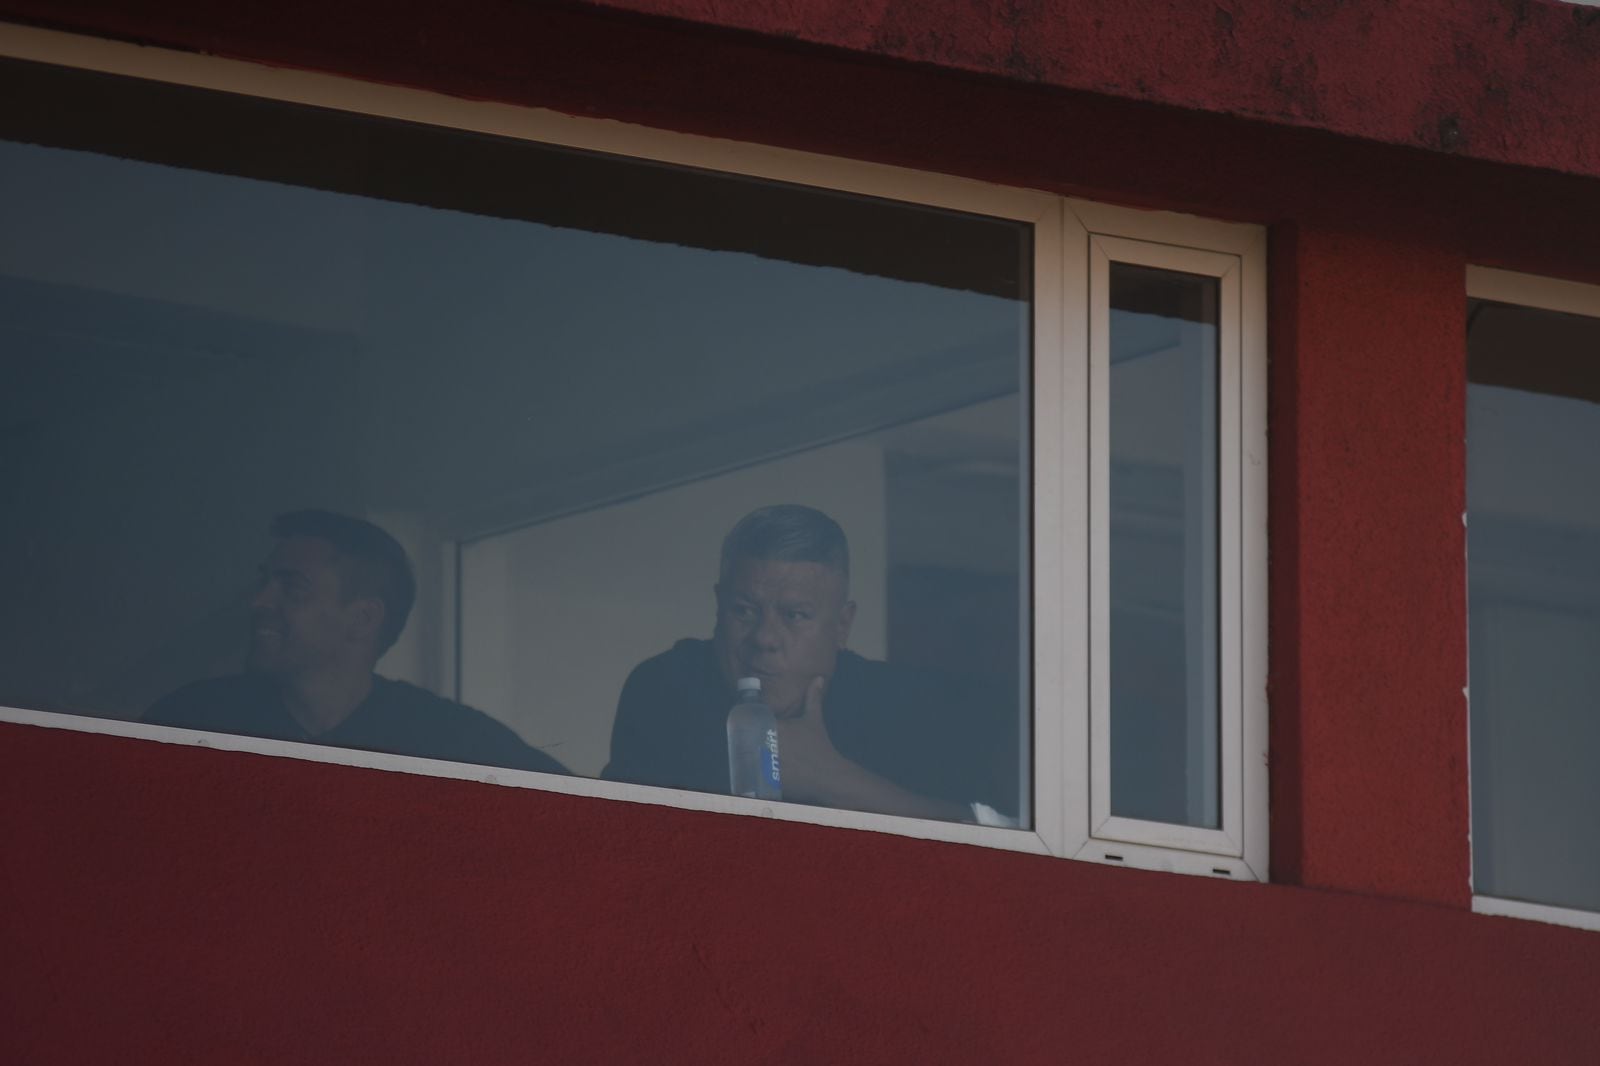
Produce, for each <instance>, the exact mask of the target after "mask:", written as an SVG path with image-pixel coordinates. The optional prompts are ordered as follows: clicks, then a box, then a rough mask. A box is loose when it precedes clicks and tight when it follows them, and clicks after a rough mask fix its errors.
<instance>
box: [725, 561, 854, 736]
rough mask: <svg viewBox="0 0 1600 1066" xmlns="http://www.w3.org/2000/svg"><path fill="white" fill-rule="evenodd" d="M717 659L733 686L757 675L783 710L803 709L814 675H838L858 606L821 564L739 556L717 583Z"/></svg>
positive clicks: (769, 698)
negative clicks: (738, 559)
mask: <svg viewBox="0 0 1600 1066" xmlns="http://www.w3.org/2000/svg"><path fill="white" fill-rule="evenodd" d="M716 592H717V630H716V635H715V644H716V649H717V663H718V665H719V666H720V667H721V669H722V679H723V681H724V682H726V683H727V686H728V690H729V691H730V692H731V691H733V686H734V683H735V682H736V681H737V680H738V679H739V678H741V677H759V678H760V679H761V693H762V696H763V697H764V698H765V699H766V701H767V703H768V705H769V706H771V707H772V709H773V712H774V713H776V714H778V715H792V714H796V713H798V712H799V711H800V710H801V709H802V706H803V704H804V701H805V692H806V686H807V685H809V684H810V683H811V680H812V678H815V677H823V678H831V677H832V676H833V670H834V666H835V665H836V664H837V662H838V658H839V651H840V650H841V649H842V648H843V647H844V646H845V641H846V640H847V639H848V638H849V636H850V623H851V622H852V621H854V619H855V613H856V605H855V604H854V603H851V602H850V601H849V600H847V599H846V598H845V596H846V588H845V579H844V575H843V574H840V573H839V572H838V571H837V570H834V569H832V568H830V567H828V566H826V565H824V564H822V563H808V562H781V561H777V560H769V559H741V560H740V561H739V562H738V563H737V564H736V565H735V566H734V567H733V570H732V572H731V573H730V574H729V575H728V579H727V581H726V582H725V583H723V584H720V585H718V586H717V589H716Z"/></svg>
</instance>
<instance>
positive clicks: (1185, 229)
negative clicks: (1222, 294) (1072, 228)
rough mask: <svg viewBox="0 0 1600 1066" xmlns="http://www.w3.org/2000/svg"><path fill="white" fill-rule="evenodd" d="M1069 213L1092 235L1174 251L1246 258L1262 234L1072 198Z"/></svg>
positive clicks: (1167, 213) (1236, 226) (1258, 229)
mask: <svg viewBox="0 0 1600 1066" xmlns="http://www.w3.org/2000/svg"><path fill="white" fill-rule="evenodd" d="M1067 210H1068V211H1069V212H1071V213H1072V215H1073V216H1074V217H1075V218H1076V219H1077V221H1078V223H1079V225H1081V226H1082V227H1083V228H1084V229H1086V230H1088V231H1089V232H1090V233H1093V234H1108V235H1114V236H1117V237H1125V238H1128V239H1131V240H1136V241H1148V242H1149V243H1151V244H1166V245H1171V246H1173V247H1175V248H1193V249H1196V250H1198V251H1201V252H1206V253H1210V254H1215V253H1218V252H1222V253H1225V254H1228V255H1244V254H1245V253H1246V252H1249V251H1253V250H1256V249H1257V246H1258V245H1259V243H1260V241H1261V234H1262V233H1263V231H1262V229H1261V227H1259V226H1252V225H1245V224H1242V223H1238V222H1220V221H1218V220H1216V219H1212V218H1200V217H1198V216H1196V215H1181V214H1178V213H1177V212H1175V211H1150V210H1141V209H1139V208H1133V207H1117V206H1114V205H1112V204H1100V203H1095V202H1094V201H1092V200H1076V199H1071V198H1069V199H1068V200H1067ZM1119 258H1120V257H1119ZM1180 269H1181V268H1180Z"/></svg>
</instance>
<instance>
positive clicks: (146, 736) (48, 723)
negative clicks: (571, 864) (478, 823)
mask: <svg viewBox="0 0 1600 1066" xmlns="http://www.w3.org/2000/svg"><path fill="white" fill-rule="evenodd" d="M0 722H4V723H11V724H14V725H27V726H40V727H43V728H46V729H63V730H68V731H70V732H75V733H98V734H101V735H103V736H113V737H126V738H129V739H133V740H147V741H157V742H159V743H162V744H180V745H185V746H188V747H196V748H215V749H217V750H219V751H238V752H246V753H249V754H252V755H270V756H275V757H278V758H288V759H298V760H300V761H302V762H316V763H327V764H331V765H334V766H353V767H359V768H361V769H365V770H383V771H386V772H390V773H403V774H418V775H422V776H426V777H445V778H454V779H456V780H459V781H480V782H483V783H484V784H489V785H507V786H510V787H512V788H528V789H534V790H537V791H540V792H557V793H563V794H566V795H572V796H592V797H594V798H596V799H609V800H622V801H624V802H629V803H648V804H653V805H655V806H657V807H677V808H679V809H680V810H686V811H714V812H717V813H720V814H741V815H747V816H748V815H755V816H758V817H762V818H773V819H776V820H778V821H783V822H806V823H808V824H811V825H827V826H835V827H837V828H840V829H864V830H869V831H874V832H879V833H893V834H894V835H896V836H904V837H915V838H917V839H921V840H943V841H948V842H951V843H957V844H977V845H980V846H982V847H990V848H999V849H1002V850H1005V851H1023V852H1031V853H1033V854H1039V855H1045V854H1049V853H1050V851H1049V849H1048V848H1047V847H1046V846H1045V843H1044V841H1043V840H1042V839H1041V838H1040V837H1039V835H1038V834H1037V833H1034V832H1031V831H1029V830H1022V829H997V828H991V827H989V826H980V825H968V824H965V823H961V822H934V821H925V820H923V819H920V818H900V817H896V816H892V815H887V814H869V813H866V812H863V811H843V810H837V809H835V808H832V807H810V806H806V805H805V804H801V803H766V802H763V801H760V800H753V799H746V798H744V797H742V796H720V795H715V794H713V793H709V792H684V791H680V790H678V789H671V788H656V787H653V786H650V785H631V784H627V783H625V782H622V781H601V780H599V779H597V778H591V777H576V776H572V777H569V776H566V775H563V774H541V773H535V772H533V771H531V770H511V769H507V768H504V767H499V766H479V765H476V764H474V763H460V762H447V761H445V760H442V759H424V758H419V757H417V756H412V755H391V754H389V753H388V752H382V751H363V750H361V749H359V748H335V747H328V746H325V745H322V744H300V743H296V742H294V741H289V740H269V739H267V738H265V737H247V736H238V735H236V734H233V733H212V732H205V731H201V730H194V729H178V728H176V727H173V726H163V725H147V724H145V723H143V722H123V721H118V720H116V719H111V718H86V717H81V716H79V715H74V714H63V713H60V712H57V711H30V710H24V709H22V708H19V707H0Z"/></svg>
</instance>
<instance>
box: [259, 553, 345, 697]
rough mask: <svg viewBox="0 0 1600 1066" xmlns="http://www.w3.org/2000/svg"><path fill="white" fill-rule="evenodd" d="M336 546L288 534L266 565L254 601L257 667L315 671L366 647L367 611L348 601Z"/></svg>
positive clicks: (267, 670) (286, 671)
mask: <svg viewBox="0 0 1600 1066" xmlns="http://www.w3.org/2000/svg"><path fill="white" fill-rule="evenodd" d="M337 561H338V560H337V553H336V552H335V551H334V548H333V545H331V544H329V543H328V542H327V541H325V540H322V539H321V538H319V537H300V536H296V537H285V538H284V539H283V540H281V541H279V542H278V546H277V547H276V548H274V549H273V551H272V554H271V555H269V556H267V560H266V562H264V563H262V564H261V584H260V587H259V588H258V589H257V590H256V595H255V598H254V599H253V600H252V601H251V603H250V659H249V665H250V668H251V669H252V670H257V671H261V672H263V673H269V674H278V675H289V676H292V675H296V674H303V673H306V672H311V671H315V670H318V669H321V668H323V667H326V666H328V665H330V664H333V663H337V662H340V661H342V660H343V659H344V658H345V657H347V656H349V655H351V654H355V653H358V652H360V651H361V650H362V642H363V638H362V632H363V629H362V624H361V623H362V617H361V616H362V612H363V611H364V610H370V606H371V605H370V604H365V605H363V604H362V602H361V601H359V600H350V601H346V600H345V597H344V594H343V589H342V585H341V581H340V576H339V569H338V565H337Z"/></svg>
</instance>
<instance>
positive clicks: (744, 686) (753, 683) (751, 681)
mask: <svg viewBox="0 0 1600 1066" xmlns="http://www.w3.org/2000/svg"><path fill="white" fill-rule="evenodd" d="M734 687H735V688H737V689H738V690H739V691H740V692H760V691H761V679H760V678H759V677H741V678H740V679H739V683H738V684H737V685H735V686H734Z"/></svg>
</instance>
